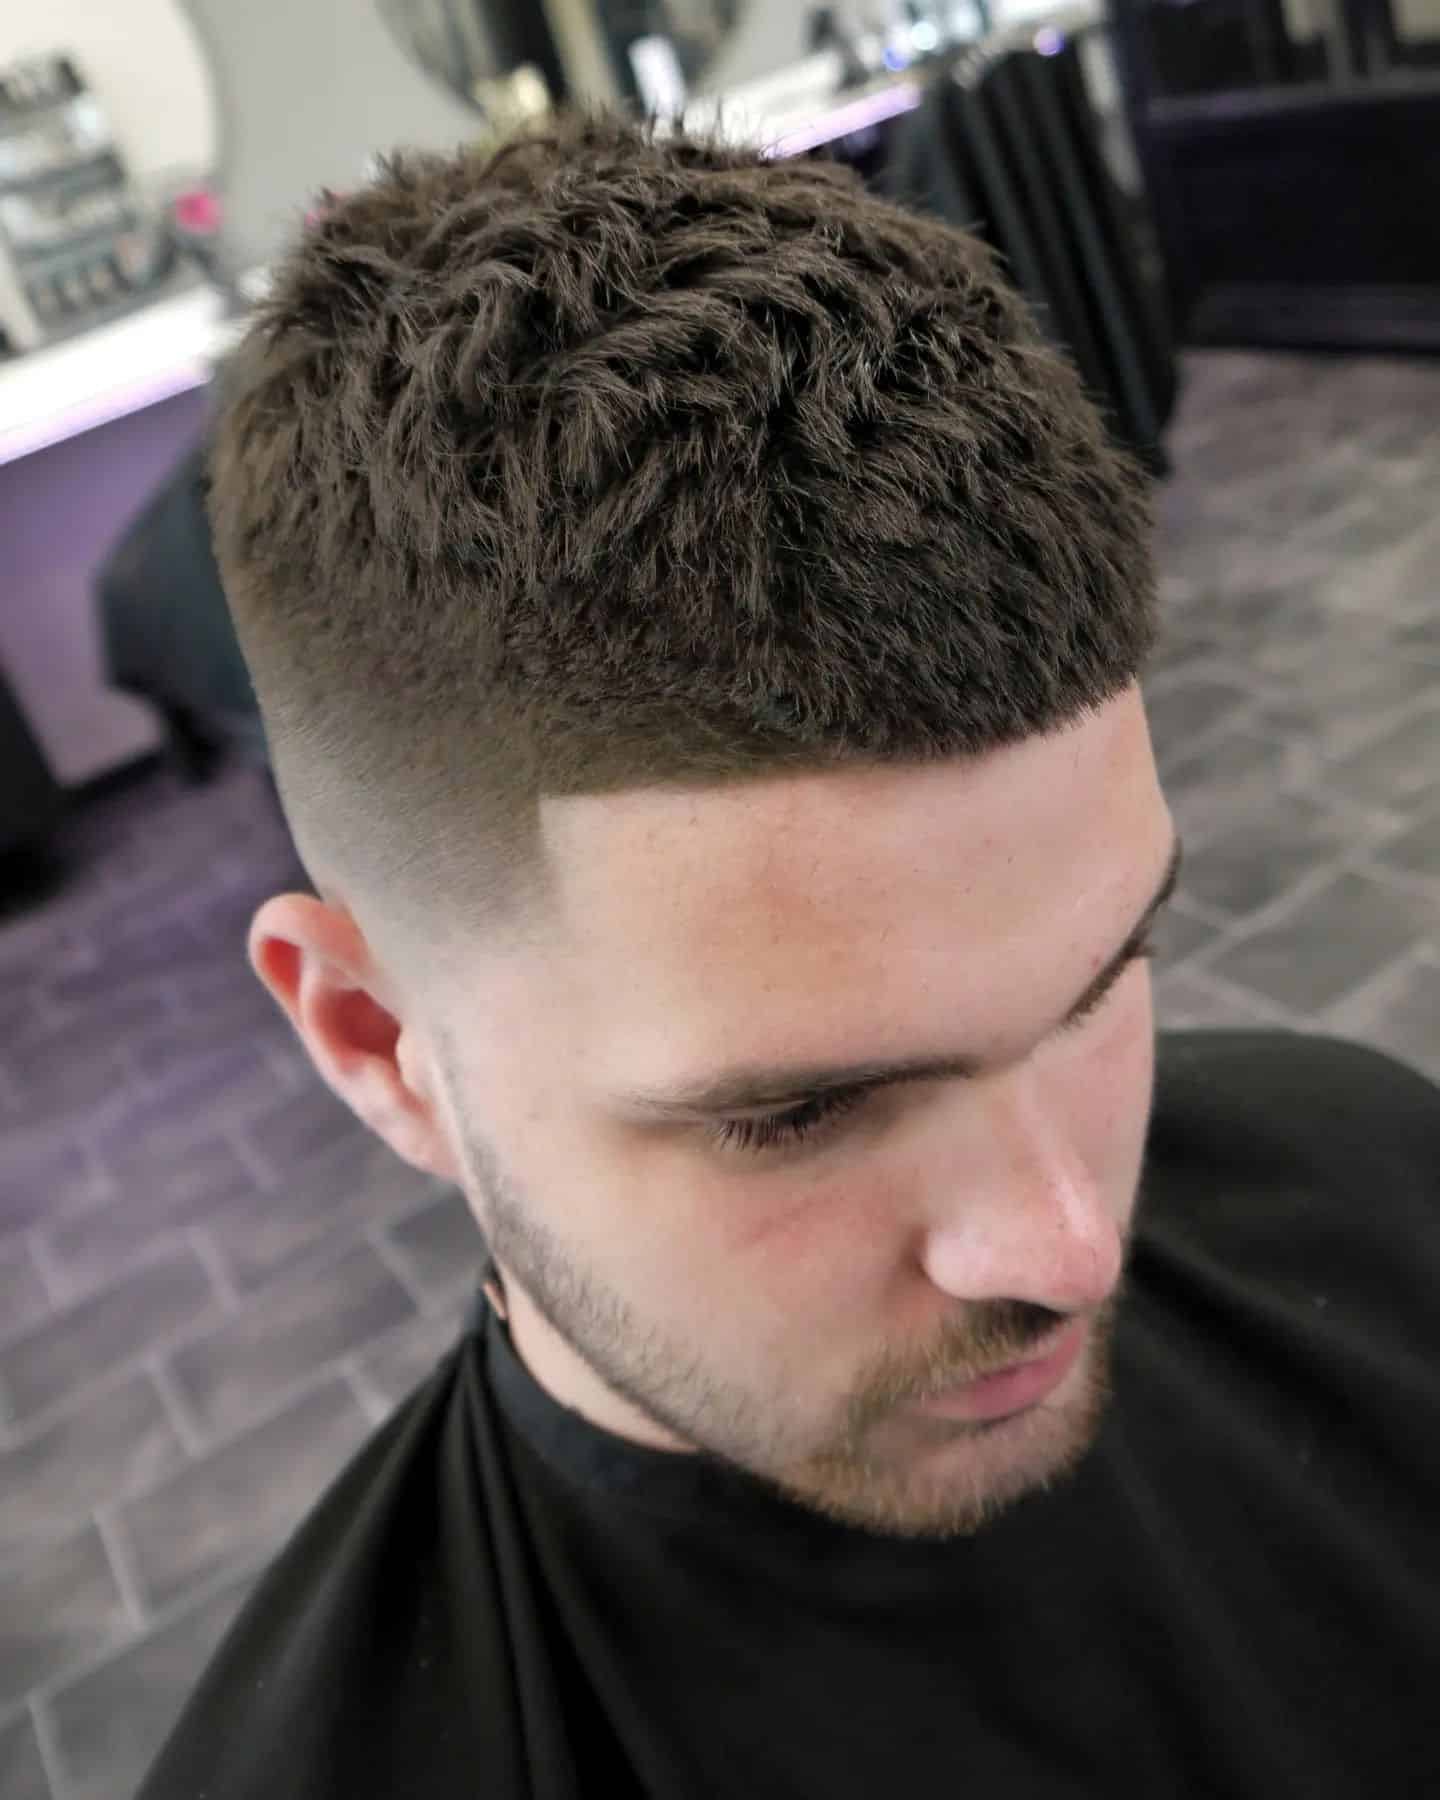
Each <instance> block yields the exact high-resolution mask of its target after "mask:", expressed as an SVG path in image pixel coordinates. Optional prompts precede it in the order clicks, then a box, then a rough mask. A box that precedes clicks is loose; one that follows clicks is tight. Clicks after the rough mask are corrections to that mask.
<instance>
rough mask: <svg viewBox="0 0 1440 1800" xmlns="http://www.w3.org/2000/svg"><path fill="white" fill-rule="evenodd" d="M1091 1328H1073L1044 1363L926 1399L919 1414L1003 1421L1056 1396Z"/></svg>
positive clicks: (1083, 1326)
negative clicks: (1055, 1391)
mask: <svg viewBox="0 0 1440 1800" xmlns="http://www.w3.org/2000/svg"><path fill="white" fill-rule="evenodd" d="M1089 1329H1090V1327H1089V1325H1088V1323H1085V1322H1083V1321H1082V1322H1081V1323H1079V1324H1077V1325H1074V1326H1072V1327H1071V1329H1070V1330H1069V1331H1067V1332H1066V1333H1065V1336H1064V1337H1063V1338H1062V1339H1061V1340H1060V1343H1059V1344H1058V1345H1057V1347H1056V1348H1055V1349H1054V1350H1053V1351H1052V1352H1051V1353H1050V1355H1049V1356H1047V1357H1045V1359H1044V1360H1043V1361H1041V1362H1029V1363H1023V1364H1022V1365H1021V1366H1020V1367H1019V1368H1018V1369H1006V1370H1003V1371H1002V1372H1001V1373H1000V1374H998V1375H986V1376H983V1377H982V1378H981V1379H980V1380H979V1381H968V1382H966V1383H964V1385H963V1386H961V1387H956V1388H951V1389H950V1391H949V1392H948V1393H945V1394H940V1395H937V1397H936V1398H935V1399H933V1400H922V1401H920V1402H919V1404H918V1405H917V1407H916V1409H915V1410H916V1411H917V1412H921V1413H924V1414H926V1416H927V1417H929V1418H939V1419H999V1418H1003V1417H1004V1416H1005V1414H1006V1413H1013V1412H1019V1411H1020V1409H1021V1408H1022V1407H1026V1406H1034V1405H1035V1404H1036V1402H1037V1401H1040V1400H1043V1399H1044V1398H1045V1396H1046V1395H1047V1394H1049V1393H1052V1392H1053V1391H1054V1390H1055V1389H1056V1388H1057V1387H1059V1385H1060V1383H1061V1382H1062V1381H1063V1380H1064V1379H1065V1377H1066V1376H1067V1375H1068V1374H1069V1373H1070V1370H1071V1369H1072V1368H1073V1367H1074V1364H1075V1359H1076V1357H1077V1356H1078V1355H1079V1354H1080V1351H1081V1348H1082V1347H1083V1345H1084V1343H1085V1337H1086V1334H1087V1332H1088V1331H1089Z"/></svg>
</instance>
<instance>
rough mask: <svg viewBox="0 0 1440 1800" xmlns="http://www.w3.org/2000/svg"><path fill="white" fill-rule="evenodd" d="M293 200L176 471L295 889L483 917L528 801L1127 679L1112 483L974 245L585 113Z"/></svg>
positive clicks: (1075, 706) (1136, 550) (1135, 597)
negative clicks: (246, 673) (299, 203)
mask: <svg viewBox="0 0 1440 1800" xmlns="http://www.w3.org/2000/svg"><path fill="white" fill-rule="evenodd" d="M329 198H330V199H331V200H332V201H333V204H332V205H331V207H330V209H329V210H328V211H327V212H326V213H325V214H324V215H323V216H322V217H321V218H320V219H319V220H318V221H317V222H316V223H315V224H314V225H313V227H312V228H311V229H309V230H307V231H305V232H304V233H303V235H302V236H301V237H300V239H299V241H298V242H297V243H296V244H295V245H294V246H293V248H292V249H291V250H290V252H289V254H288V255H287V256H286V257H285V258H284V259H283V261H282V262H281V263H280V265H279V266H278V269H277V271H276V278H275V282H274V285H273V289H272V291H271V293H270V295H269V297H268V298H267V299H266V300H265V302H264V303H263V304H262V305H261V307H260V308H259V312H258V316H257V317H256V319H255V321H254V323H253V325H252V327H251V329H250V330H249V332H248V334H247V336H246V338H245V341H244V342H243V344H242V345H241V347H240V349H239V351H238V352H237V354H236V356H235V358H234V359H233V362H232V365H231V366H230V368H229V369H228V370H227V372H226V374H225V376H224V378H223V384H222V404H221V407H220V409H219V412H218V416H217V419H216V426H215V438H214V450H213V458H212V463H211V479H212V491H211V501H210V504H211V515H212V521H213V525H214V532H215V542H216V552H217V556H218V560H219V564H220V568H221V571H222V574H223V577H224V581H225V586H226V590H227V593H228V596H229V602H230V605H231V608H232V611H233V615H234V619H235V625H236V630H237V633H238V635H239V638H240V641H241V644H242V647H243V649H244V652H245V655H246V659H247V662H248V664H249V668H250V673H251V677H252V680H253V683H254V687H255V691H256V694H257V697H258V700H259V703H260V707H261V711H262V715H263V719H264V723H265V727H266V731H267V736H268V740H269V745H270V751H271V756H272V761H273V766H274V770H275V775H276V780H277V784H278V787H279V790H280V793H281V795H282V798H283V801H284V805H285V809H286V813H287V816H288V818H289V821H290V825H291V828H292V830H293V832H294V835H295V839H296V843H297V846H298V847H299V849H300V852H301V855H302V857H303V858H304V859H305V861H306V864H307V867H308V869H309V872H310V874H311V876H312V879H314V880H315V881H316V883H317V886H318V887H319V890H320V891H321V892H322V893H327V894H329V895H330V897H334V895H335V894H338V893H340V892H342V891H343V893H344V895H345V897H346V898H347V899H348V898H350V897H351V896H352V895H361V894H363V895H364V896H366V897H367V899H368V900H369V902H371V903H373V905H374V907H375V909H376V913H375V916H376V917H381V916H383V917H384V918H385V919H386V920H387V921H388V922H389V925H390V927H391V928H392V929H393V931H394V932H395V933H396V934H399V935H400V936H408V938H409V939H410V940H411V941H412V942H413V944H414V945H415V946H416V947H417V948H418V947H419V946H421V945H423V944H425V943H427V942H428V943H431V944H433V943H435V941H436V935H437V933H448V932H451V931H454V932H460V933H463V932H466V931H470V932H478V931H483V930H486V929H494V928H496V927H497V926H503V925H505V924H506V923H507V922H508V923H509V924H511V925H517V926H518V925H519V924H520V923H521V922H522V921H523V919H524V918H525V916H526V914H527V909H528V907H529V906H530V905H531V904H533V903H535V902H536V901H538V900H540V899H542V898H543V895H544V893H545V891H546V886H545V882H544V878H543V876H544V871H543V867H542V861H543V859H542V858H541V857H540V855H539V853H538V849H537V842H538V840H537V831H536V827H537V821H538V811H539V808H538V799H539V797H540V796H542V795H564V794H581V793H599V792H602V791H608V790H614V789H618V788H627V787H636V786H642V785H651V784H658V783H676V782H678V783H686V784H692V785H697V786H698V785H704V784H711V783H721V782H732V781H736V780H743V779H749V778H753V777H755V776H760V775H766V774H774V773H779V772H783V771H787V770H790V771H795V770H805V769H809V770H821V769H824V768H826V767H828V766H834V765H835V764H837V763H842V762H851V763H853V762H864V761H870V762H881V761H905V760H911V761H915V762H922V761H927V760H930V759H933V758H936V757H948V756H956V755H972V754H975V753H978V752H983V751H986V750H989V749H993V748H996V747H999V746H1001V745H1004V744H1008V743H1011V742H1014V741H1016V740H1018V739H1021V738H1024V737H1026V736H1029V735H1031V734H1033V733H1037V732H1042V731H1047V730H1051V729H1055V728H1058V727H1060V726H1062V725H1065V724H1068V723H1070V722H1072V721H1074V720H1076V719H1077V718H1078V717H1079V716H1080V715H1081V714H1082V713H1083V712H1084V711H1085V710H1087V709H1090V708H1093V707H1095V706H1097V705H1098V704H1100V703H1101V702H1103V701H1105V700H1107V699H1109V698H1111V697H1112V696H1114V695H1115V694H1117V693H1118V692H1120V690H1121V689H1122V688H1124V687H1125V686H1127V685H1128V684H1129V683H1130V682H1131V681H1132V680H1133V679H1134V678H1135V677H1136V675H1137V674H1138V672H1139V670H1140V668H1141V665H1142V663H1143V661H1144V658H1145V656H1146V654H1147V653H1148V651H1149V649H1150V646H1151V643H1152V638H1153V634H1154V580H1153V573H1152V567H1151V558H1150V549H1149V518H1148V479H1147V477H1146V476H1145V475H1144V473H1143V472H1142V471H1141V469H1140V468H1139V466H1138V464H1136V463H1135V462H1133V461H1132V459H1130V458H1129V457H1128V456H1126V455H1125V454H1123V453H1122V452H1120V451H1118V450H1117V449H1116V448H1114V447H1113V446H1112V445H1111V444H1109V443H1108V442H1107V440H1106V436H1105V432H1104V428H1103V426H1102V423H1101V421H1100V419H1099V417H1098V415H1097V413H1096V412H1095V410H1094V408H1093V407H1092V406H1091V404H1090V402H1089V401H1088V400H1087V399H1086V398H1085V397H1084V395H1083V394H1082V391H1081V388H1080V384H1079V381H1078V378H1077V376H1076V375H1075V373H1074V372H1073V370H1072V369H1071V367H1070V366H1069V364H1068V363H1067V362H1065V361H1064V360H1062V359H1061V358H1060V357H1059V356H1058V355H1056V354H1055V353H1054V352H1053V351H1052V350H1051V349H1050V348H1048V347H1047V346H1046V344H1045V343H1044V341H1043V340H1042V338H1041V337H1040V335H1039V333H1038V331H1037V329H1036V327H1035V325H1034V323H1033V322H1032V319H1031V317H1030V314H1029V312H1028V309H1027V307H1026V305H1025V303H1024V302H1023V301H1022V300H1021V299H1019V298H1018V297H1017V296H1016V295H1015V294H1014V293H1013V292H1012V291H1011V290H1010V288H1009V287H1008V286H1006V285H1005V283H1004V282H1003V281H1002V280H1001V279H1000V278H999V277H998V276H997V273H996V269H995V265H994V261H993V259H992V256H991V253H990V252H989V250H988V249H987V248H986V247H985V246H984V245H983V244H981V243H980V242H979V241H978V240H977V239H975V238H973V237H971V236H969V235H966V234H964V233H962V232H959V231H956V230H954V229H952V228H950V227H948V226H945V225H941V224H939V223H935V222H933V221H930V220H927V219H922V218H919V217H916V216H913V215H912V214H910V213H908V212H906V211H904V210H902V209H900V208H898V207H896V206H894V205H891V204H889V203H887V202H885V201H882V200H880V199H878V198H876V197H874V196H873V195H872V194H870V193H869V192H867V191H866V190H865V189H864V188H863V186H862V185H861V184H860V183H859V181H858V180H857V179H856V178H855V177H854V176H853V175H852V174H851V173H850V172H849V171H848V170H846V169H844V168H843V167H841V166H840V165H838V164H834V163H826V162H822V161H816V160H793V161H791V160H778V159H769V158H767V157H765V156H764V155H763V154H762V153H761V152H759V151H758V150H751V149H743V148H738V147H735V146H733V145H731V146H726V145H723V144H721V143H719V142H712V141H703V140H698V139H694V138H684V137H665V136H663V135H659V134H657V133H656V132H655V131H654V130H653V129H651V128H649V127H646V126H644V125H638V124H632V123H630V122H628V121H626V120H624V119H621V118H618V117H613V116H605V115H595V114H589V115H583V116H575V117H572V118H570V119H567V120H564V121H562V122H561V123H559V124H558V125H553V124H552V125H551V126H549V127H547V128H546V129H545V130H544V131H542V132H540V133H534V134H531V135H527V136H524V137H522V138H519V139H516V140H514V141H512V142H511V143H509V144H507V145H505V146H503V147H502V148H501V149H500V150H499V151H498V152H492V153H484V154H482V153H480V152H467V151H462V152H460V153H457V154H456V155H454V156H450V157H436V156H429V155H418V154H397V155H395V156H393V157H391V158H389V159H387V160H386V161H385V162H384V163H383V164H382V166H381V173H380V175H379V178H378V179H377V180H375V181H374V182H373V184H371V185H369V186H367V187H365V188H364V189H362V190H360V191H358V192H355V193H353V194H350V195H348V196H347V197H344V198H343V199H339V200H335V199H334V197H333V196H330V197H329ZM331 890H334V892H333V893H332V892H331ZM397 948H398V945H397Z"/></svg>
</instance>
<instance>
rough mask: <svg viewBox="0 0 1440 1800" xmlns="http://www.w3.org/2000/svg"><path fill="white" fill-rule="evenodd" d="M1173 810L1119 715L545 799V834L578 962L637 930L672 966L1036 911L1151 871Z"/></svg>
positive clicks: (1128, 721)
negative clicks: (933, 917)
mask: <svg viewBox="0 0 1440 1800" xmlns="http://www.w3.org/2000/svg"><path fill="white" fill-rule="evenodd" d="M1137 717H1138V721H1139V729H1138V732H1137V730H1136V720H1137ZM1159 806H1160V801H1159V795H1158V788H1157V787H1156V783H1155V777H1154V768H1153V762H1152V761H1151V758H1150V754H1149V743H1148V738H1147V737H1146V735H1145V732H1144V724H1143V714H1140V713H1139V712H1138V706H1137V707H1136V709H1135V710H1134V712H1133V713H1129V712H1126V711H1123V710H1121V709H1120V708H1119V707H1118V705H1117V706H1115V707H1112V708H1107V709H1105V710H1104V712H1103V713H1102V714H1099V715H1094V716H1092V717H1091V718H1089V719H1087V720H1086V721H1085V722H1083V723H1082V724H1081V725H1080V726H1078V727H1075V728H1072V729H1071V730H1070V731H1067V732H1064V733H1058V734H1055V735H1054V736H1052V737H1049V738H1044V739H1029V740H1026V741H1025V742H1024V743H1022V744H1019V745H1015V746H1012V747H1009V748H1006V749H1003V750H999V751H995V752H991V753H989V754H987V755H985V756H981V757H976V758H972V759H968V760H959V759H956V760H947V761H943V762H935V763H931V764H927V765H923V766H917V765H904V766H901V765H887V766H879V767H876V766H869V765H867V766H863V767H854V768H851V767H844V768H837V769H834V770H827V771H824V772H821V773H818V774H810V773H802V774H794V773H787V774H785V775H783V776H780V777H775V778H769V779H766V780H763V781H751V782H746V783H736V784H729V785H726V786H723V787H717V788H709V789H699V790H696V789H683V790H682V789H678V788H653V789H646V790H641V791H634V790H631V791H626V792H623V793H618V794H611V795H603V796H594V797H590V796H586V797H581V798H578V799H565V800H562V801H558V802H546V804H545V808H544V809H543V811H542V830H543V831H544V834H545V843H546V850H547V854H548V855H549V858H550V861H551V868H552V874H553V876H554V878H555V881H556V887H557V894H558V899H559V908H560V912H561V915H562V917H563V919H564V921H565V925H566V928H567V935H569V936H570V937H571V938H572V940H573V941H574V944H575V948H576V949H577V951H583V950H585V949H586V948H587V947H588V948H599V947H600V945H601V944H602V943H604V942H607V941H608V942H611V943H613V944H617V945H618V944H619V943H621V942H624V941H626V940H627V939H629V938H631V937H632V936H633V935H635V934H637V933H639V934H643V936H644V941H645V947H646V953H647V954H648V955H660V954H662V953H663V948H664V943H663V940H666V939H673V941H674V942H675V943H676V944H677V945H682V946H683V945H687V944H690V943H691V942H692V941H693V940H696V939H698V940H699V943H698V944H697V945H695V948H696V949H697V950H698V951H701V952H703V949H704V947H705V946H706V945H707V944H708V945H710V946H711V947H713V948H716V949H719V948H720V947H721V946H722V945H725V944H733V943H734V941H735V940H736V939H737V938H744V937H752V936H756V935H757V934H758V937H759V939H760V940H764V939H765V938H766V936H767V934H768V935H771V936H775V937H777V940H778V941H777V942H776V945H775V947H776V948H777V949H783V948H784V941H785V940H786V939H789V938H790V937H791V936H792V934H795V935H800V936H803V937H804V938H805V939H806V940H807V941H808V942H809V943H810V944H811V945H812V946H815V947H821V946H823V944H824V943H826V942H830V943H833V944H835V945H837V946H843V945H844V944H845V943H846V941H847V939H848V938H849V937H850V936H851V935H854V934H863V933H865V932H867V931H870V930H872V929H884V928H885V923H886V921H887V920H889V921H892V922H893V921H895V920H897V919H898V918H899V917H900V916H902V915H903V914H904V913H905V912H906V911H912V910H913V911H914V913H915V915H916V918H917V921H918V920H920V919H921V918H923V915H924V913H925V912H926V911H927V910H928V909H930V908H931V907H936V906H938V907H939V908H940V909H941V911H942V912H944V913H947V914H948V913H950V912H952V911H953V909H955V908H957V907H960V906H962V905H963V904H964V903H965V902H966V900H967V897H968V898H969V899H971V900H972V901H973V902H974V903H975V904H977V905H979V906H980V907H982V908H986V907H990V908H996V909H1014V908H1016V907H1024V906H1026V905H1027V904H1028V903H1030V902H1032V901H1033V900H1035V899H1036V898H1038V897H1039V895H1040V894H1041V893H1043V892H1044V891H1045V890H1048V889H1050V888H1051V887H1053V886H1054V884H1055V882H1056V881H1057V880H1072V881H1078V880H1082V879H1083V880H1086V881H1087V883H1088V885H1092V886H1093V884H1094V881H1095V880H1096V879H1099V878H1100V876H1101V872H1102V870H1103V869H1104V868H1106V867H1115V868H1117V869H1118V868H1119V866H1120V865H1121V864H1123V862H1124V860H1125V856H1126V847H1127V844H1128V843H1133V846H1134V851H1135V854H1136V855H1138V857H1139V858H1140V859H1141V860H1142V865H1143V864H1144V859H1145V858H1146V857H1147V855H1148V853H1149V848H1150V844H1151V841H1152V838H1153V832H1152V831H1151V825H1152V822H1153V819H1154V817H1155V815H1156V813H1157V811H1158V809H1159ZM1147 868H1148V865H1145V866H1142V868H1141V870H1140V879H1141V880H1143V879H1144V877H1145V874H1146V873H1147ZM1122 878H1123V877H1122ZM1002 923H1003V921H1002ZM947 935H949V936H950V938H951V942H952V943H953V933H947ZM754 947H755V948H756V950H757V953H758V950H759V944H758V943H757V944H756V945H755V946H754Z"/></svg>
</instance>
